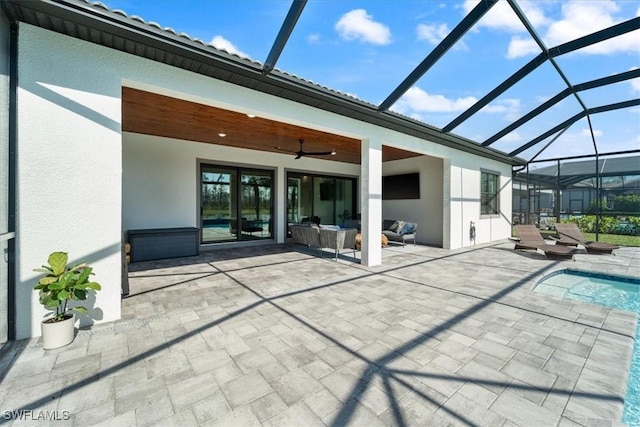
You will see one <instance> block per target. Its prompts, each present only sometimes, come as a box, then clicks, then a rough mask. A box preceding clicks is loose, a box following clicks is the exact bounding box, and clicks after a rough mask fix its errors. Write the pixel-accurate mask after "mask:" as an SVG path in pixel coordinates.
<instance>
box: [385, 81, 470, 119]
mask: <svg viewBox="0 0 640 427" xmlns="http://www.w3.org/2000/svg"><path fill="white" fill-rule="evenodd" d="M477 101H478V100H477V99H476V98H474V97H472V96H468V97H465V98H457V99H449V98H447V97H445V96H444V95H431V94H429V93H427V92H426V91H424V90H422V89H420V88H419V87H416V86H414V87H412V88H411V89H409V90H408V91H407V92H406V93H405V94H404V95H403V96H402V98H400V99H399V100H398V102H396V104H395V105H394V107H393V110H395V111H397V112H399V113H401V114H406V115H413V114H417V113H451V112H462V111H465V110H466V109H467V108H469V107H471V106H472V105H473V104H475V103H476V102H477Z"/></svg>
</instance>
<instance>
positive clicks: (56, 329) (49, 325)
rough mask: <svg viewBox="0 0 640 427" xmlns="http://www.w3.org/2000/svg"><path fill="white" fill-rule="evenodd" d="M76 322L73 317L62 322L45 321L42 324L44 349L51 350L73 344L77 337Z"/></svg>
mask: <svg viewBox="0 0 640 427" xmlns="http://www.w3.org/2000/svg"><path fill="white" fill-rule="evenodd" d="M74 320H75V319H74V317H73V315H71V316H70V317H68V318H67V319H65V320H63V321H62V322H47V321H43V322H42V323H40V325H41V327H42V348H43V349H45V350H50V349H52V348H58V347H63V346H65V345H69V344H71V343H72V342H73V338H74V337H75V328H74V327H73V324H74Z"/></svg>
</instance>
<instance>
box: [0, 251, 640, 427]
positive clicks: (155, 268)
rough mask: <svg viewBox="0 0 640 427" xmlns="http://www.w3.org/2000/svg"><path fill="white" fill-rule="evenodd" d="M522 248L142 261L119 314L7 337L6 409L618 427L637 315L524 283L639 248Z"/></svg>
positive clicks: (109, 415) (626, 264)
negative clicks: (56, 341) (372, 259)
mask: <svg viewBox="0 0 640 427" xmlns="http://www.w3.org/2000/svg"><path fill="white" fill-rule="evenodd" d="M512 248H513V244H511V243H506V242H503V243H496V244H490V245H478V246H477V247H474V248H467V249H465V250H457V251H447V250H443V249H437V248H431V247H425V246H415V247H414V246H407V247H405V248H402V247H399V246H391V247H389V248H386V249H384V251H383V265H382V266H378V267H371V268H368V267H363V266H361V265H360V264H358V263H356V262H353V260H352V259H351V258H350V256H349V255H346V254H345V255H343V256H341V258H340V260H339V261H338V262H334V261H333V260H332V258H331V254H329V253H326V254H324V255H322V256H318V253H317V252H316V251H306V250H296V251H293V250H291V249H290V247H289V246H285V245H270V246H260V247H252V248H243V249H229V250H224V251H221V250H216V251H211V252H203V253H202V255H201V256H199V257H193V258H181V259H173V260H164V261H155V262H145V263H137V264H132V265H131V266H130V278H131V279H130V284H131V291H132V293H131V296H129V297H128V298H126V299H124V300H123V304H122V306H123V309H122V316H123V319H122V320H120V321H117V322H113V323H108V324H100V325H96V326H94V327H93V328H92V329H91V330H84V331H80V332H79V333H78V336H77V337H76V339H75V341H74V342H73V343H72V344H71V345H69V346H67V347H64V348H61V349H56V350H48V351H44V350H43V349H42V347H41V346H40V344H39V339H32V340H25V341H19V342H11V343H9V344H7V345H6V346H5V347H4V348H3V350H2V352H1V358H0V381H1V384H0V408H1V409H2V410H3V411H8V410H28V409H30V410H33V411H34V413H35V414H37V413H38V411H40V412H42V411H58V412H57V414H60V413H61V412H62V411H68V412H66V413H67V414H68V419H67V420H58V421H51V422H50V424H51V425H56V426H57V425H78V426H86V425H108V426H113V425H118V426H127V425H135V426H145V425H183V426H184V425H234V426H235V425H242V426H244V425H265V426H286V425H296V426H313V425H318V426H322V425H328V426H338V425H367V426H368V427H373V426H377V425H409V426H413V425H429V426H437V425H486V426H513V425H518V426H552V425H561V426H575V425H585V426H586V425H596V424H597V425H601V423H602V425H618V424H619V420H620V418H621V414H622V405H623V399H624V396H625V393H626V377H627V366H628V363H629V360H630V357H631V351H632V346H633V336H634V333H635V326H636V316H635V315H634V314H631V313H627V312H622V311H618V310H612V309H607V308H604V307H597V306H591V305H587V304H585V303H581V302H578V301H568V300H560V299H556V298H553V297H550V296H546V295H542V294H539V293H533V292H532V289H533V287H534V285H535V284H536V283H537V281H538V280H540V279H541V278H542V277H543V276H544V275H546V274H549V273H550V272H552V271H554V270H558V269H564V268H572V269H582V270H594V271H601V272H609V273H616V274H622V275H626V276H633V277H640V249H639V248H622V249H620V250H618V251H616V255H615V256H610V255H602V256H598V255H587V254H586V253H585V254H578V255H576V257H575V260H574V261H550V260H546V259H544V257H543V256H542V255H541V254H533V253H527V252H515V251H513V250H512ZM97 273H98V274H99V272H97ZM6 418H7V417H6V416H5V417H4V419H0V424H2V423H12V422H14V421H11V420H10V419H6ZM30 423H31V424H37V425H47V424H48V423H47V422H37V423H35V422H30ZM15 424H16V425H23V423H22V422H18V421H15Z"/></svg>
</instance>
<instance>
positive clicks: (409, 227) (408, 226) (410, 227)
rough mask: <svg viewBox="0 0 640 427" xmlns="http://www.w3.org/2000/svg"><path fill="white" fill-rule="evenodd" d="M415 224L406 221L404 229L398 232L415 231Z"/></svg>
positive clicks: (407, 232)
mask: <svg viewBox="0 0 640 427" xmlns="http://www.w3.org/2000/svg"><path fill="white" fill-rule="evenodd" d="M415 229H416V228H415V226H414V225H413V223H411V222H405V223H404V225H403V226H402V230H400V231H398V234H411V233H413V232H414V231H415Z"/></svg>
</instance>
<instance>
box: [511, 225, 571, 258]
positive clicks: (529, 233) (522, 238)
mask: <svg viewBox="0 0 640 427" xmlns="http://www.w3.org/2000/svg"><path fill="white" fill-rule="evenodd" d="M514 230H515V232H516V234H517V236H518V239H513V238H509V240H511V241H512V242H513V243H515V248H514V250H521V249H532V250H538V249H540V250H541V251H542V252H544V255H545V256H546V257H547V258H548V259H571V258H572V257H573V255H574V254H575V253H576V248H571V247H569V246H563V245H552V244H549V243H547V242H546V241H545V240H544V238H543V237H542V234H540V231H538V229H537V228H536V226H535V225H530V224H518V225H516V226H515V227H514Z"/></svg>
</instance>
